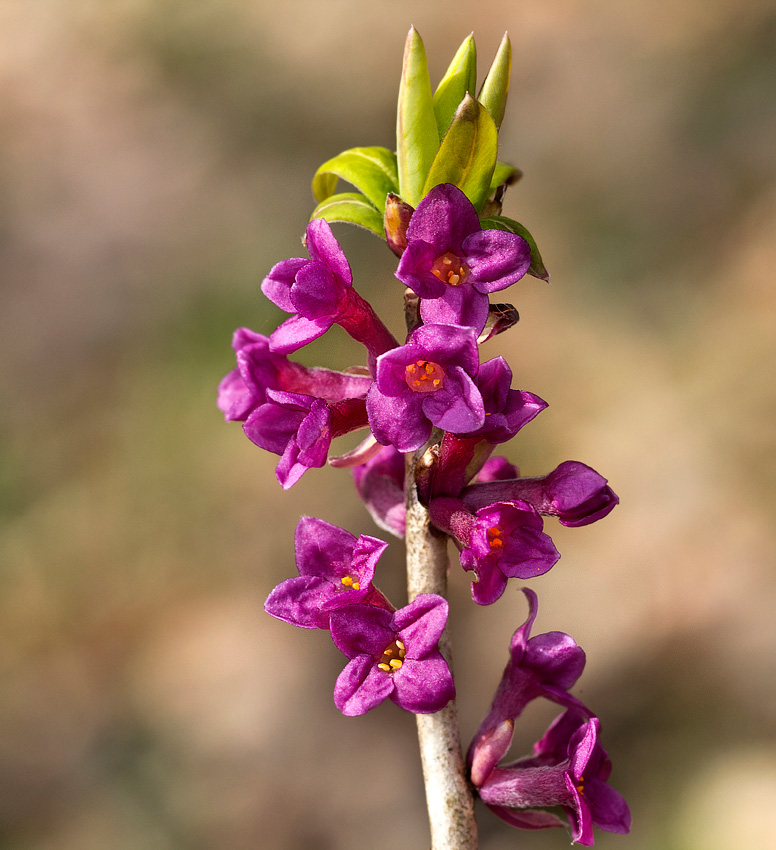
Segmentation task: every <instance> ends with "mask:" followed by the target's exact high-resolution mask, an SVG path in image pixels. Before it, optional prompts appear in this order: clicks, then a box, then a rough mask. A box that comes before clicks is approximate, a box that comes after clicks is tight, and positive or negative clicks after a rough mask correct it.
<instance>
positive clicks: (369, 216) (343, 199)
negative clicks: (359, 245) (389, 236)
mask: <svg viewBox="0 0 776 850" xmlns="http://www.w3.org/2000/svg"><path fill="white" fill-rule="evenodd" d="M314 218H323V219H325V220H326V221H329V222H331V221H344V222H345V223H347V224H356V225H358V226H359V227H365V228H366V229H367V230H371V231H372V233H375V234H376V235H377V236H379V237H380V238H381V239H384V238H385V231H384V229H383V216H382V213H380V212H378V211H377V210H376V209H375V207H374V206H373V205H372V203H371V202H370V201H369V200H368V199H367V198H365V197H364V196H363V195H359V194H357V193H356V192H343V193H342V194H341V195H332V196H331V197H329V198H326V200H324V201H321V203H320V204H318V206H317V207H316V208H315V209H314V210H313V214H312V215H311V216H310V221H312V220H313V219H314Z"/></svg>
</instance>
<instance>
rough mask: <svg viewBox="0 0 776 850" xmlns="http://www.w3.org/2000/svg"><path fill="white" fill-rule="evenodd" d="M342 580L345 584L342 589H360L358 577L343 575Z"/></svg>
mask: <svg viewBox="0 0 776 850" xmlns="http://www.w3.org/2000/svg"><path fill="white" fill-rule="evenodd" d="M340 581H341V582H342V585H343V587H341V588H340V590H358V588H359V586H360V585H359V583H358V577H356V578H353V576H343V577H342V578H341V579H340Z"/></svg>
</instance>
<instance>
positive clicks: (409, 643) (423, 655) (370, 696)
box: [329, 593, 455, 716]
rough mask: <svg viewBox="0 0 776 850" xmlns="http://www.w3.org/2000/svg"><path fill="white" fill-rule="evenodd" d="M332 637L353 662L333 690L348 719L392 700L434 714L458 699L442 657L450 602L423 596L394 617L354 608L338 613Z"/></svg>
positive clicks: (370, 608)
mask: <svg viewBox="0 0 776 850" xmlns="http://www.w3.org/2000/svg"><path fill="white" fill-rule="evenodd" d="M329 622H330V627H331V636H332V639H333V640H334V643H335V644H336V646H337V648H338V649H340V650H341V651H342V652H343V653H344V654H345V655H346V656H347V657H348V658H349V659H350V661H349V662H348V664H347V666H346V667H345V669H344V670H343V671H342V673H340V675H339V678H338V679H337V684H336V686H335V688H334V704H335V705H336V706H337V708H338V709H339V710H340V711H341V712H342V713H343V714H347V715H349V716H355V715H359V714H365V713H366V712H367V711H369V710H370V709H371V708H374V707H375V706H376V705H378V704H379V703H381V702H382V701H383V700H384V699H386V698H389V699H391V700H392V701H393V702H395V703H396V704H397V705H398V706H400V707H401V708H403V709H406V710H407V711H411V712H413V713H414V714H431V713H433V712H435V711H439V710H440V709H441V708H444V707H445V706H446V705H447V703H448V702H450V700H451V699H453V697H454V696H455V686H454V685H453V677H452V675H451V674H450V669H449V668H448V666H447V662H446V661H445V660H444V658H443V657H442V654H441V653H440V652H439V648H438V644H439V638H440V637H441V635H442V631H443V629H444V627H445V623H446V622H447V601H446V600H445V599H443V598H442V597H441V596H437V595H436V594H434V593H421V594H419V595H418V596H416V597H415V599H414V600H413V601H412V602H410V604H409V605H406V606H405V607H404V608H400V609H399V610H398V611H396V612H394V613H393V614H392V613H391V612H390V611H386V610H385V609H383V608H376V607H374V606H369V605H353V606H351V607H348V608H340V609H338V610H336V611H333V612H332V614H331V616H330V618H329Z"/></svg>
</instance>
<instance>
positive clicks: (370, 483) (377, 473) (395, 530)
mask: <svg viewBox="0 0 776 850" xmlns="http://www.w3.org/2000/svg"><path fill="white" fill-rule="evenodd" d="M352 472H353V482H354V483H355V485H356V491H357V492H358V495H359V496H360V497H361V499H362V501H363V502H364V504H365V505H366V508H367V510H368V511H369V513H370V514H371V515H372V519H374V521H375V522H376V523H377V524H378V525H379V526H380V528H383V529H385V530H386V531H390V532H391V534H395V535H396V536H397V537H404V529H405V524H406V510H405V504H404V502H405V497H404V455H402V454H401V453H400V452H398V451H396V449H395V448H394V447H393V446H384V447H383V448H381V449H380V451H379V453H378V454H376V455H375V456H374V457H372V458H370V459H369V460H368V461H367V462H366V463H362V464H361V465H360V466H354V467H353V470H352Z"/></svg>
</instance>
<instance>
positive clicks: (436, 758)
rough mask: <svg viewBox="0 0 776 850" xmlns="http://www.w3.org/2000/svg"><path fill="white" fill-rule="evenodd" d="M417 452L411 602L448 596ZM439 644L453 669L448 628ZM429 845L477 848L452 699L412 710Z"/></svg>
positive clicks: (441, 544)
mask: <svg viewBox="0 0 776 850" xmlns="http://www.w3.org/2000/svg"><path fill="white" fill-rule="evenodd" d="M415 460H416V459H415V458H414V457H413V456H412V455H407V471H406V493H407V532H406V541H407V589H408V593H409V601H410V602H411V601H412V600H413V599H414V598H415V597H416V596H417V595H418V594H419V593H437V594H439V595H440V596H444V597H445V598H447V567H448V560H447V538H446V537H444V536H442V535H439V534H436V533H434V532H433V531H432V529H431V528H430V526H429V521H428V511H427V510H426V508H425V507H424V506H423V505H422V504H421V503H420V502H419V501H418V498H417V491H416V487H415V474H414V468H415ZM439 648H440V650H441V652H442V654H443V655H444V657H445V659H446V660H447V663H448V664H449V665H450V669H451V670H452V658H451V653H450V637H449V633H448V630H447V629H445V633H444V635H443V636H442V639H441V640H440V642H439ZM416 719H417V724H418V740H419V743H420V757H421V761H422V764H423V779H424V781H425V785H426V803H427V806H428V816H429V822H430V826H431V850H477V847H478V841H477V822H476V820H475V819H474V799H473V797H472V792H471V788H470V786H469V784H468V782H467V780H466V773H465V768H464V762H463V755H462V752H461V739H460V734H459V732H458V713H457V710H456V706H455V700H453V701H451V702H450V703H449V704H448V705H447V706H446V707H445V708H443V709H442V710H441V711H438V712H436V713H435V714H418V715H416Z"/></svg>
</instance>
